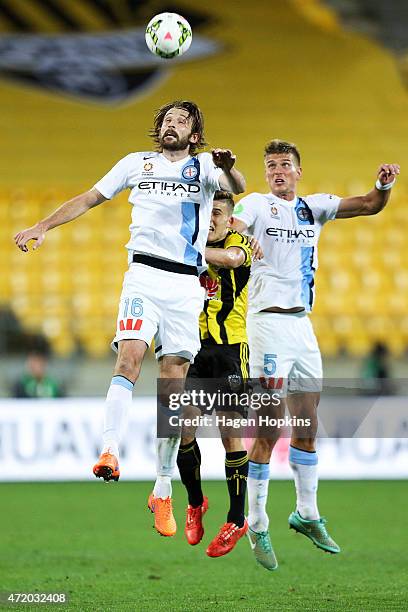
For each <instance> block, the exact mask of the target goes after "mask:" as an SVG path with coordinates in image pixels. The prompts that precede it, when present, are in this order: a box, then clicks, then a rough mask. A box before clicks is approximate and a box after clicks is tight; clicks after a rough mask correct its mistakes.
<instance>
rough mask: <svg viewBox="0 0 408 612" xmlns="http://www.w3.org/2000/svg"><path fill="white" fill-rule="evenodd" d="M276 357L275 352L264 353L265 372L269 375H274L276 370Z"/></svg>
mask: <svg viewBox="0 0 408 612" xmlns="http://www.w3.org/2000/svg"><path fill="white" fill-rule="evenodd" d="M276 358H277V355H275V354H274V353H265V355H264V373H265V374H266V375H267V376H273V375H274V374H275V372H276Z"/></svg>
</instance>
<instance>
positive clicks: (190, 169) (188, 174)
mask: <svg viewBox="0 0 408 612" xmlns="http://www.w3.org/2000/svg"><path fill="white" fill-rule="evenodd" d="M181 174H182V176H183V178H185V179H187V180H188V181H193V180H194V179H195V178H196V177H197V175H198V169H197V168H196V167H195V166H186V167H185V168H183V170H182V172H181Z"/></svg>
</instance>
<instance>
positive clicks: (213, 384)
mask: <svg viewBox="0 0 408 612" xmlns="http://www.w3.org/2000/svg"><path fill="white" fill-rule="evenodd" d="M248 378H249V349H248V344H247V343H246V342H241V343H238V344H206V343H203V344H202V346H201V349H200V350H199V352H198V354H197V355H196V357H195V359H194V362H193V363H192V365H191V366H190V368H189V371H188V374H187V380H186V390H189V391H190V390H192V389H195V390H197V391H199V390H200V389H204V390H205V391H206V392H207V393H218V392H219V393H220V394H224V398H223V400H222V401H221V402H220V403H218V402H216V403H215V405H214V408H215V409H216V410H223V411H231V410H232V411H234V412H238V413H239V414H241V415H243V416H246V414H247V408H248V406H242V405H241V404H240V398H241V395H242V394H243V393H246V392H247V391H248V389H247V381H248ZM230 397H231V399H232V401H231V403H229V401H228V400H229V398H230ZM235 397H237V398H238V402H236V401H235ZM201 411H202V412H203V413H206V414H210V413H211V412H212V410H211V411H209V410H206V409H205V408H204V407H202V408H201Z"/></svg>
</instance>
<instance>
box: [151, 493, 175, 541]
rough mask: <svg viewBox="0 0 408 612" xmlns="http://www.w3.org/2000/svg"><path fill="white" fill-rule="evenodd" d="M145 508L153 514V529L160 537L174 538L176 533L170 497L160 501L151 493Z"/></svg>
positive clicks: (159, 498)
mask: <svg viewBox="0 0 408 612" xmlns="http://www.w3.org/2000/svg"><path fill="white" fill-rule="evenodd" d="M147 506H148V508H149V510H150V512H153V514H154V527H155V529H156V531H158V532H159V533H160V535H162V536H168V537H170V536H174V535H175V533H176V531H177V525H176V521H175V518H174V516H173V504H172V501H171V497H166V499H162V498H161V497H155V496H154V495H153V493H151V494H150V495H149V499H148V500H147Z"/></svg>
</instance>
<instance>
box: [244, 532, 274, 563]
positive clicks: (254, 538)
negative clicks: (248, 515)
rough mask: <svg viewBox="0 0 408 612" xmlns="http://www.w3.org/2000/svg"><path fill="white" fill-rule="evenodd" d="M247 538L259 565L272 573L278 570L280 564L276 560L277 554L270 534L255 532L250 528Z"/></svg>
mask: <svg viewBox="0 0 408 612" xmlns="http://www.w3.org/2000/svg"><path fill="white" fill-rule="evenodd" d="M247 536H248V539H249V543H250V545H251V549H252V552H253V553H254V555H255V559H256V560H257V561H258V563H259V564H260V565H262V567H264V568H265V569H267V570H270V571H272V570H276V569H278V562H277V560H276V557H275V553H274V552H273V548H272V543H271V538H270V537H269V532H268V531H260V532H257V531H253V530H252V529H251V528H250V527H249V528H248V532H247Z"/></svg>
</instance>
